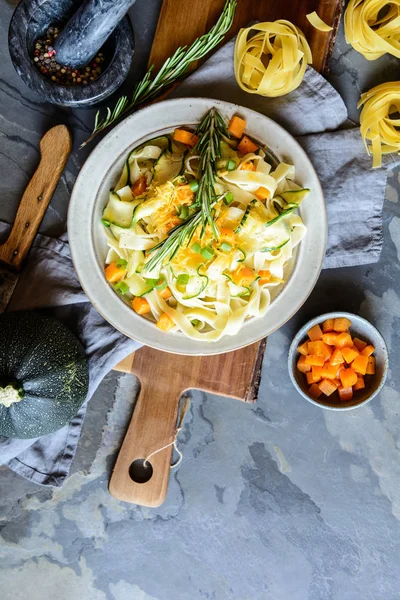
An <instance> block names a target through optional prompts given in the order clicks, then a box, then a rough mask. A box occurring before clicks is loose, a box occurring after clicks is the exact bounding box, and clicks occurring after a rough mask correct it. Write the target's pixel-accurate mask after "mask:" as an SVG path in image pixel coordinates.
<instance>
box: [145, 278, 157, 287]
mask: <svg viewBox="0 0 400 600" xmlns="http://www.w3.org/2000/svg"><path fill="white" fill-rule="evenodd" d="M144 279H145V280H146V283H148V284H149V285H151V286H152V287H156V285H157V284H158V282H159V281H160V280H159V279H152V278H151V277H144Z"/></svg>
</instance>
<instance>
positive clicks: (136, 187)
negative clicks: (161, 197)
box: [131, 175, 147, 196]
mask: <svg viewBox="0 0 400 600" xmlns="http://www.w3.org/2000/svg"><path fill="white" fill-rule="evenodd" d="M131 190H132V194H133V195H134V196H141V195H142V194H144V193H145V191H146V190H147V179H146V176H145V175H141V176H140V177H139V179H137V180H136V181H135V183H134V184H133V186H132V187H131Z"/></svg>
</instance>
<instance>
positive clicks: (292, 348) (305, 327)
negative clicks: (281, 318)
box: [288, 311, 389, 412]
mask: <svg viewBox="0 0 400 600" xmlns="http://www.w3.org/2000/svg"><path fill="white" fill-rule="evenodd" d="M340 317H345V318H347V319H349V320H350V321H352V320H354V319H357V320H358V321H361V322H362V323H364V324H365V325H366V326H367V327H370V328H372V329H373V330H374V332H375V334H376V336H377V338H378V339H379V340H380V342H381V344H382V348H383V354H384V356H383V359H384V361H383V362H384V370H383V374H382V378H381V381H380V382H379V385H378V386H377V388H376V389H375V390H374V391H373V392H372V394H371V395H370V396H368V398H365V400H362V401H361V402H359V403H358V404H355V405H352V406H345V405H344V406H329V405H328V404H325V403H323V402H317V401H316V400H315V399H314V398H312V397H311V396H309V395H308V394H306V393H305V392H304V390H302V389H301V387H300V386H299V384H298V383H297V381H296V378H295V376H294V372H293V370H294V369H293V364H294V361H293V357H294V355H295V353H296V352H297V347H298V345H299V342H300V341H301V340H302V339H303V337H304V336H305V334H306V333H307V331H308V330H309V329H310V328H311V327H313V326H314V325H320V324H321V323H322V322H323V321H326V319H337V318H340ZM388 368H389V352H388V349H387V344H386V341H385V339H384V337H383V335H382V334H381V332H380V331H379V330H378V329H377V328H376V327H375V325H373V324H372V323H371V321H368V320H367V319H365V318H364V317H361V316H360V315H357V314H355V313H350V312H346V311H331V312H328V313H324V314H322V315H319V316H317V317H314V318H313V319H310V320H309V321H308V322H307V323H304V325H303V326H302V327H300V329H299V330H298V332H297V333H296V335H295V336H294V337H293V339H292V341H291V343H290V347H289V352H288V371H289V377H290V379H291V382H292V384H293V386H294V387H295V388H296V390H297V391H298V393H299V394H300V395H301V396H303V398H305V399H306V400H308V402H311V404H314V405H315V406H318V407H319V408H323V409H326V410H334V411H338V412H341V411H348V410H354V409H355V408H359V407H360V406H364V405H365V404H368V403H369V402H371V400H373V399H374V398H375V397H376V396H377V395H378V394H379V393H380V392H381V390H382V388H383V386H384V385H385V381H386V378H387V373H388Z"/></svg>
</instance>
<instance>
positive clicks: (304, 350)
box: [297, 342, 308, 356]
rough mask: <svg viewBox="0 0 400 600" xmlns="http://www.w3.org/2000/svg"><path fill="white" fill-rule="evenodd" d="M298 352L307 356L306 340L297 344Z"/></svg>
mask: <svg viewBox="0 0 400 600" xmlns="http://www.w3.org/2000/svg"><path fill="white" fill-rule="evenodd" d="M297 350H298V352H300V354H303V355H304V356H307V354H308V342H304V344H301V346H299V347H298V348H297Z"/></svg>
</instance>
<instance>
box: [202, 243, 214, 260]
mask: <svg viewBox="0 0 400 600" xmlns="http://www.w3.org/2000/svg"><path fill="white" fill-rule="evenodd" d="M200 254H201V255H202V257H203V258H205V259H206V260H210V259H211V258H212V257H213V256H214V254H215V252H214V250H213V248H211V246H206V247H205V248H202V249H201V252H200Z"/></svg>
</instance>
